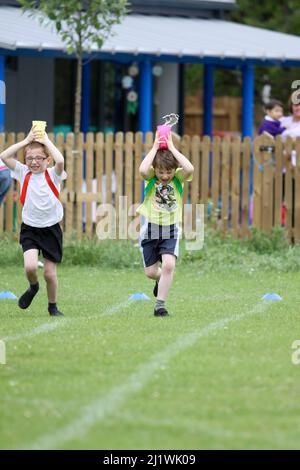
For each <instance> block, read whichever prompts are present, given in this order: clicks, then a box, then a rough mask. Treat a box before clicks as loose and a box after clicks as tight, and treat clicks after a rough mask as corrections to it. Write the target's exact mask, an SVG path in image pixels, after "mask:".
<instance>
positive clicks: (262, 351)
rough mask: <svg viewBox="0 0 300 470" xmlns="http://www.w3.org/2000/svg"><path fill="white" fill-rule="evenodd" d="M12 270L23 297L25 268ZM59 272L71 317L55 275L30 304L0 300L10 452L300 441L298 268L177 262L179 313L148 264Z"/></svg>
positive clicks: (1, 439)
mask: <svg viewBox="0 0 300 470" xmlns="http://www.w3.org/2000/svg"><path fill="white" fill-rule="evenodd" d="M0 272H1V279H0V286H1V289H0V290H11V291H13V292H15V293H16V294H17V295H20V294H21V293H22V292H23V290H24V288H25V286H26V283H25V279H24V277H23V272H22V267H20V266H10V267H5V268H1V269H0ZM40 273H41V271H40ZM59 281H60V289H59V291H60V294H59V300H60V301H59V307H60V308H61V309H62V311H63V312H64V313H65V317H64V318H57V319H55V318H50V317H49V315H48V313H47V301H46V291H45V286H44V283H43V282H42V288H41V290H40V292H39V294H38V296H37V297H36V299H35V300H34V303H33V304H32V306H31V307H30V308H29V309H28V310H26V311H21V310H20V309H18V307H17V301H15V300H1V301H0V318H1V324H0V325H1V326H0V329H1V330H0V338H2V339H4V340H5V343H6V354H7V364H6V365H0V375H1V381H0V396H1V420H0V426H1V429H0V447H1V449H5V448H6V449H21V448H23V449H24V448H25V449H32V448H36V449H39V448H40V449H299V447H300V438H299V435H300V423H299V412H300V401H299V389H300V365H299V366H296V365H293V364H292V361H291V356H292V352H293V350H292V347H291V345H292V343H293V341H294V340H296V339H300V329H299V309H300V302H299V283H300V272H293V273H291V272H285V273H284V272H281V273H280V272H278V271H277V270H275V269H273V270H272V269H271V270H268V271H263V270H259V269H258V270H256V269H250V270H249V271H246V270H242V269H231V268H228V269H226V268H224V267H223V269H222V271H221V272H219V273H218V272H213V271H212V272H203V271H202V270H200V269H199V267H198V265H197V263H191V264H190V265H188V264H187V265H185V264H182V265H179V266H178V268H177V271H176V274H175V279H174V284H173V287H172V291H171V293H170V298H169V301H168V307H169V310H170V313H171V316H170V317H169V318H155V317H154V316H153V298H152V287H153V284H152V282H151V281H149V280H147V279H146V278H145V276H144V275H143V272H142V270H141V269H129V270H128V269H108V268H97V267H84V266H61V267H60V269H59ZM134 292H145V293H146V294H148V295H149V296H150V297H151V301H130V302H129V301H128V297H129V295H130V294H132V293H134ZM266 292H277V293H279V294H280V295H281V296H282V297H283V301H281V302H270V301H269V302H266V301H262V300H261V297H262V296H263V294H265V293H266Z"/></svg>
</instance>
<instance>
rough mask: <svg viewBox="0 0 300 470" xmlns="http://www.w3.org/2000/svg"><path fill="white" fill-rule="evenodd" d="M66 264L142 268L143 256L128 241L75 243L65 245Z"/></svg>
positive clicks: (85, 241)
mask: <svg viewBox="0 0 300 470" xmlns="http://www.w3.org/2000/svg"><path fill="white" fill-rule="evenodd" d="M64 264H66V265H78V266H85V265H88V266H98V267H101V266H102V267H111V268H120V269H121V268H132V267H133V268H134V267H137V266H138V267H141V256H140V252H139V250H138V247H136V246H134V245H133V244H132V243H131V242H128V241H117V242H116V241H114V240H106V241H102V242H97V240H84V241H82V242H77V241H73V242H67V243H66V244H65V248H64Z"/></svg>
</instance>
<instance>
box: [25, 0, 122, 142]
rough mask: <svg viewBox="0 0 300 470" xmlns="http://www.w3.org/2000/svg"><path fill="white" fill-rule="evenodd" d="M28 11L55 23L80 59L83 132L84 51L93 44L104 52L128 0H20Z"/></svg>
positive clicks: (77, 115)
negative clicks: (113, 27) (106, 41)
mask: <svg viewBox="0 0 300 470" xmlns="http://www.w3.org/2000/svg"><path fill="white" fill-rule="evenodd" d="M19 3H20V4H21V6H22V8H23V10H24V11H29V12H30V14H31V15H32V16H37V17H38V18H39V19H40V21H41V22H42V23H44V24H45V23H46V22H49V20H51V21H52V22H53V23H54V25H55V27H56V31H57V32H58V33H59V35H60V36H61V38H62V40H63V42H64V43H65V44H66V48H67V52H68V54H75V55H76V57H77V73H76V93H75V119H74V131H75V134H77V133H78V132H79V131H80V117H81V106H80V105H81V84H82V64H83V54H84V52H90V51H91V48H92V46H93V45H96V46H97V48H98V49H101V47H102V45H103V42H104V40H105V39H106V38H107V37H108V36H109V35H110V34H111V29H112V26H113V25H114V24H117V23H120V22H121V20H122V19H123V18H124V16H125V15H126V13H127V12H128V11H127V7H128V2H127V0H83V1H81V0H60V1H57V0H19Z"/></svg>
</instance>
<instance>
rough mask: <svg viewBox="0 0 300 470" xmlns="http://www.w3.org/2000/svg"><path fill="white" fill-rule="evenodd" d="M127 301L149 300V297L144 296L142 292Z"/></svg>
mask: <svg viewBox="0 0 300 470" xmlns="http://www.w3.org/2000/svg"><path fill="white" fill-rule="evenodd" d="M129 300H150V297H148V295H146V294H144V292H136V293H135V294H132V295H131V296H130V297H129Z"/></svg>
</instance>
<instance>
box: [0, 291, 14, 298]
mask: <svg viewBox="0 0 300 470" xmlns="http://www.w3.org/2000/svg"><path fill="white" fill-rule="evenodd" d="M17 298H18V297H16V296H15V294H14V293H13V292H10V291H9V290H3V291H2V292H0V299H17Z"/></svg>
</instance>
